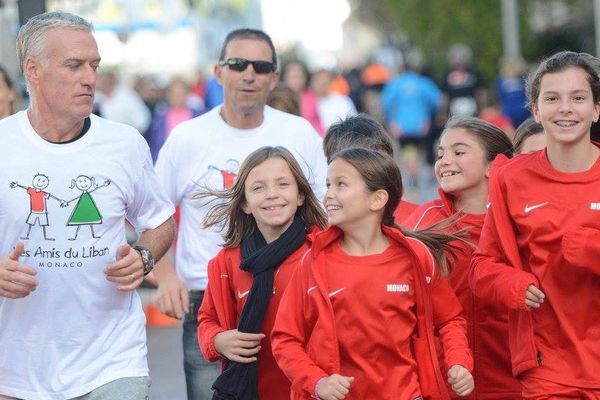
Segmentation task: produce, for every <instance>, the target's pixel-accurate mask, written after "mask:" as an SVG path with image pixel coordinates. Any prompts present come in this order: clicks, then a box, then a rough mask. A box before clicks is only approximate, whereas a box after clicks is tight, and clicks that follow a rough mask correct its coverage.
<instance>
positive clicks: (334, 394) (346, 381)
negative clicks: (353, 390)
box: [317, 374, 354, 400]
mask: <svg viewBox="0 0 600 400" xmlns="http://www.w3.org/2000/svg"><path fill="white" fill-rule="evenodd" d="M352 382H354V377H352V376H342V375H338V374H333V375H329V376H328V377H327V378H323V379H321V380H320V381H319V383H317V396H318V397H319V399H321V400H342V399H343V398H345V397H346V395H347V394H348V392H349V391H350V386H351V385H352Z"/></svg>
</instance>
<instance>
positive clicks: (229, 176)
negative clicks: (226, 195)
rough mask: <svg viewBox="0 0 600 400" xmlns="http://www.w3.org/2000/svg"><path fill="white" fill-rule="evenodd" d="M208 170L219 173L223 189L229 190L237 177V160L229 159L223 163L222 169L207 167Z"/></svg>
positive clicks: (212, 166)
mask: <svg viewBox="0 0 600 400" xmlns="http://www.w3.org/2000/svg"><path fill="white" fill-rule="evenodd" d="M208 169H214V170H217V171H219V172H220V173H221V176H222V177H223V189H231V188H232V187H233V185H234V184H235V180H236V178H237V175H238V170H239V169H240V163H239V162H238V160H234V159H233V158H230V159H229V160H227V162H226V163H225V168H224V169H221V168H218V167H216V166H214V165H209V166H208Z"/></svg>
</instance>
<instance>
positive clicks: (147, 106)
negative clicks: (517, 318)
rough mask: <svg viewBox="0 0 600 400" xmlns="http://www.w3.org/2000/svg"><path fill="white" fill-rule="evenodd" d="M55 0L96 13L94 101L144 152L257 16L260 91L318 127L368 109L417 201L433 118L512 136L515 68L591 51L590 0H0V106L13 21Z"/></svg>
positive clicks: (5, 111) (212, 83)
mask: <svg viewBox="0 0 600 400" xmlns="http://www.w3.org/2000/svg"><path fill="white" fill-rule="evenodd" d="M53 9H63V10H66V11H70V12H74V13H76V14H79V15H82V16H83V17H85V18H87V19H89V20H91V21H92V22H93V23H94V26H95V36H96V39H97V41H98V44H99V50H100V53H101V56H102V66H101V69H100V77H99V82H98V87H97V96H96V111H95V112H96V113H97V114H99V115H102V116H104V117H106V118H109V119H113V120H116V121H120V122H124V123H127V124H130V125H132V126H134V127H135V128H137V129H138V130H139V131H140V132H142V134H143V135H144V137H145V138H146V139H147V141H148V144H149V146H150V148H151V151H152V155H153V157H154V158H156V155H157V153H158V150H159V149H160V147H161V145H162V143H163V142H164V140H165V139H166V137H167V136H168V135H169V132H170V131H171V129H172V128H173V127H174V126H175V125H177V124H178V123H179V122H181V121H184V120H186V119H189V118H192V117H194V116H197V115H200V114H202V113H204V112H205V111H207V110H210V109H211V108H213V107H214V106H216V105H218V104H220V103H221V101H222V89H221V87H220V85H219V83H218V82H217V81H216V80H215V78H214V76H213V74H212V70H213V67H214V64H215V62H216V60H217V58H218V54H217V53H218V49H219V45H220V43H221V41H222V39H223V37H224V36H225V34H226V33H227V32H228V31H229V30H231V29H233V28H235V27H240V26H249V27H256V28H261V29H264V30H265V31H266V32H267V33H269V34H270V35H271V36H272V37H273V40H274V42H275V44H276V46H277V50H278V54H279V55H280V58H279V71H280V74H281V80H280V84H279V85H278V86H277V88H276V89H275V90H274V91H273V93H272V95H271V99H270V101H269V103H270V105H272V106H273V107H276V108H280V109H284V110H285V111H288V112H291V113H294V114H299V115H302V116H304V117H305V118H306V119H308V120H309V121H310V122H311V123H312V124H313V126H314V127H315V128H316V130H317V131H318V132H319V133H321V134H324V132H325V130H326V129H327V127H328V126H329V125H331V124H332V123H333V122H335V121H337V120H338V119H339V118H343V117H345V116H347V115H352V114H355V113H357V112H366V113H368V114H370V115H372V116H373V117H375V118H376V119H377V120H379V121H380V122H382V123H383V124H384V125H385V126H386V128H387V130H388V132H389V134H390V136H392V138H394V139H397V140H395V143H397V145H398V151H397V157H398V161H399V162H401V164H402V165H401V166H402V168H403V171H404V174H405V177H404V179H405V183H406V187H407V197H408V198H409V199H411V200H413V201H417V202H422V201H425V200H428V199H429V198H431V197H432V196H435V183H434V182H432V181H431V176H432V174H431V172H430V168H431V165H432V164H433V162H434V157H435V155H434V151H433V149H434V146H435V141H436V139H437V137H438V135H439V133H440V132H441V129H442V127H443V126H444V123H445V121H446V120H447V119H448V118H449V117H450V116H453V115H461V116H479V117H481V118H482V119H484V120H486V121H489V122H491V123H493V124H494V125H497V126H498V127H500V128H501V129H503V130H504V131H505V132H506V133H507V134H508V135H509V136H512V135H513V132H514V129H515V128H516V127H517V126H518V125H519V124H520V123H521V122H523V121H524V120H525V119H526V118H527V117H528V116H529V112H528V110H527V109H526V108H525V105H524V104H525V87H524V82H525V81H524V78H525V77H526V75H527V73H528V72H529V70H530V69H531V68H532V67H534V66H535V65H536V63H537V62H538V61H539V60H540V58H542V57H543V56H544V55H547V54H551V53H553V52H555V51H557V50H561V49H569V50H575V51H585V52H589V53H591V54H595V48H596V46H597V44H596V43H597V41H598V40H599V39H598V36H599V35H598V33H596V31H597V30H596V29H594V26H595V25H596V23H597V19H598V14H599V13H600V11H599V10H600V1H596V0H575V1H567V0H564V1H560V0H554V1H540V0H486V1H476V0H469V1H464V0H456V1H454V0H453V1H443V2H439V1H423V0H420V1H416V0H403V1H401V2H399V1H394V0H383V1H378V2H365V1H360V0H326V1H316V0H314V1H313V0H307V1H303V2H294V1H292V0H277V1H276V0H221V1H214V0H130V1H124V0H79V1H73V0H27V1H16V0H2V1H0V37H1V40H0V65H2V66H3V67H2V69H1V70H0V77H2V78H3V79H1V80H0V117H1V116H5V115H9V114H10V113H13V112H15V111H17V110H19V109H22V108H25V107H26V106H27V93H26V91H25V90H24V82H23V79H22V77H20V75H19V71H18V67H17V65H16V60H15V56H14V37H15V35H16V32H17V30H18V27H19V26H20V24H22V23H23V22H24V21H26V20H27V18H28V17H29V16H31V15H34V14H36V13H39V12H42V11H45V10H53ZM594 17H596V18H594Z"/></svg>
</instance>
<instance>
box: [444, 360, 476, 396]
mask: <svg viewBox="0 0 600 400" xmlns="http://www.w3.org/2000/svg"><path fill="white" fill-rule="evenodd" d="M448 383H449V384H450V386H452V390H454V393H456V394H457V395H459V396H466V395H468V394H469V393H471V392H472V391H473V388H474V387H475V383H474V382H473V375H471V373H470V372H469V370H468V369H466V368H465V367H463V366H462V365H453V366H452V367H450V369H449V370H448Z"/></svg>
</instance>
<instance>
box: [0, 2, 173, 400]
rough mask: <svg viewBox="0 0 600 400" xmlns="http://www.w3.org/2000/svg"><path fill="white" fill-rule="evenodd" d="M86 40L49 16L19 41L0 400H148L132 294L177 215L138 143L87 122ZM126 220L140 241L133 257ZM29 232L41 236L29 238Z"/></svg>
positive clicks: (5, 180) (2, 246)
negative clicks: (25, 94) (24, 91)
mask: <svg viewBox="0 0 600 400" xmlns="http://www.w3.org/2000/svg"><path fill="white" fill-rule="evenodd" d="M91 31H92V26H91V25H90V23H89V22H87V21H85V20H84V19H82V18H80V17H78V16H76V15H73V14H68V13H64V12H49V13H44V14H41V15H38V16H35V17H33V18H32V19H30V20H29V21H28V22H27V23H26V24H25V25H24V26H23V27H22V28H21V30H20V31H19V35H18V38H17V56H18V59H19V62H20V65H21V68H22V71H23V74H24V75H25V79H26V82H27V87H28V90H29V93H30V95H31V104H30V107H29V108H28V109H27V110H26V111H22V112H20V113H17V114H15V115H13V116H11V117H8V118H5V119H3V120H2V121H0V136H2V137H3V138H4V140H5V142H4V143H7V144H10V145H6V146H3V147H1V148H0V188H2V190H0V227H1V229H0V254H2V255H5V256H4V258H2V259H0V399H36V400H37V399H75V398H76V399H82V400H83V399H85V400H105V399H106V400H107V399H126V400H140V399H146V398H147V396H148V391H149V385H150V379H149V377H148V365H147V360H146V353H147V350H146V335H145V326H144V325H145V318H144V313H143V311H142V306H141V301H140V298H139V296H138V295H137V293H136V292H135V289H136V288H137V287H138V286H139V285H140V283H141V282H142V280H143V276H144V275H146V274H147V273H149V272H150V271H151V269H152V267H153V265H154V257H156V258H157V259H158V258H160V257H161V256H162V255H163V254H164V252H165V251H166V249H167V248H168V247H169V245H170V243H171V241H172V238H173V232H174V224H173V220H172V218H171V216H172V214H173V211H174V210H173V206H172V205H171V204H170V202H169V201H168V199H167V198H166V196H165V195H164V194H163V192H162V191H161V189H160V186H159V184H158V182H157V180H156V176H155V175H154V171H153V168H152V161H151V158H150V152H149V150H148V146H147V145H146V143H145V141H144V139H143V138H142V136H141V135H140V134H139V132H137V131H136V130H135V129H133V128H131V127H129V126H126V125H123V124H119V123H115V122H110V121H107V120H105V119H102V118H99V117H97V116H95V115H90V113H91V110H92V105H93V99H94V92H95V88H96V78H97V76H96V69H97V68H98V65H99V63H100V56H99V54H98V47H97V45H96V41H95V39H94V37H93V35H92V32H91ZM35 177H38V178H39V177H43V182H42V183H43V184H38V185H36V184H35ZM32 179H34V184H32V186H31V187H30V186H29V185H28V183H29V182H32ZM40 179H41V178H40ZM49 198H52V199H54V200H56V201H53V202H50V201H46V200H47V199H49ZM125 219H127V220H128V221H129V222H131V224H132V225H133V226H134V227H135V228H136V230H137V231H139V232H140V239H139V241H138V243H137V244H136V246H134V247H130V246H129V245H128V244H127V243H126V240H125V232H124V229H123V226H124V221H125ZM36 221H39V223H40V224H41V223H42V222H43V224H44V230H43V232H42V230H32V231H31V232H30V233H29V234H25V232H28V227H29V228H30V226H31V224H32V223H35V222H36ZM86 225H89V227H90V229H86V227H85V226H86ZM82 226H84V229H80V228H81V227H82ZM46 230H47V231H48V232H49V235H48V236H46V235H45V233H46ZM50 232H51V234H50ZM19 238H21V241H19Z"/></svg>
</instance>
